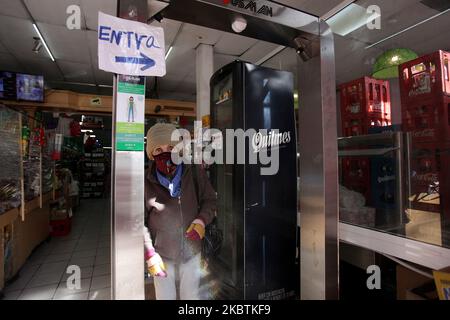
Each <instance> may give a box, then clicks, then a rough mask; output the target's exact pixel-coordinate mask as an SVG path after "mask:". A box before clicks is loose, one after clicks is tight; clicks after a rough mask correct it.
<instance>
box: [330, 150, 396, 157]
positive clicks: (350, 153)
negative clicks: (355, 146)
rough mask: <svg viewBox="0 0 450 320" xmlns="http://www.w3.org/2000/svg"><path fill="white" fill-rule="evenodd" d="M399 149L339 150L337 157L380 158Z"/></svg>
mask: <svg viewBox="0 0 450 320" xmlns="http://www.w3.org/2000/svg"><path fill="white" fill-rule="evenodd" d="M398 149H399V148H380V149H363V150H340V151H339V153H338V155H339V157H368V156H382V155H384V154H386V153H389V152H392V151H396V150H398Z"/></svg>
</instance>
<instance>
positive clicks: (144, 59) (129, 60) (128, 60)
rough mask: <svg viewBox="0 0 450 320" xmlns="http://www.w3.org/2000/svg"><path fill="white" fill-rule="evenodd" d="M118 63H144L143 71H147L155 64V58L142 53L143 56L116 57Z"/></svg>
mask: <svg viewBox="0 0 450 320" xmlns="http://www.w3.org/2000/svg"><path fill="white" fill-rule="evenodd" d="M116 62H117V63H131V64H139V65H143V66H142V68H141V71H145V70H147V69H149V68H151V67H153V66H154V65H155V60H153V59H151V58H150V57H147V56H146V55H145V54H143V53H141V57H140V58H139V57H116Z"/></svg>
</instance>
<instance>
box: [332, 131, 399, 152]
mask: <svg viewBox="0 0 450 320" xmlns="http://www.w3.org/2000/svg"><path fill="white" fill-rule="evenodd" d="M395 135H396V133H395V132H385V133H377V134H368V135H361V136H351V137H340V138H338V139H337V140H338V146H339V149H341V148H347V147H358V146H365V147H367V146H371V145H388V144H392V142H393V141H394V139H395Z"/></svg>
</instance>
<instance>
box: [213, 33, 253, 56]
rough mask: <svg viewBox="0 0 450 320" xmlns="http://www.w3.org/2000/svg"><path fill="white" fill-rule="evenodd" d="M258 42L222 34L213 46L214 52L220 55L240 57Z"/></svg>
mask: <svg viewBox="0 0 450 320" xmlns="http://www.w3.org/2000/svg"><path fill="white" fill-rule="evenodd" d="M256 42H258V40H255V39H252V38H247V37H243V36H239V35H235V34H231V33H223V35H222V37H221V38H220V40H219V41H218V42H217V44H216V45H215V46H214V51H215V52H217V53H220V54H228V55H233V56H240V55H242V54H243V53H244V52H245V51H246V50H248V49H249V48H250V47H251V46H253V45H254V44H255V43H256Z"/></svg>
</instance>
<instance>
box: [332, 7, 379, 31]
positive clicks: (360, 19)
mask: <svg viewBox="0 0 450 320" xmlns="http://www.w3.org/2000/svg"><path fill="white" fill-rule="evenodd" d="M379 17H380V14H379V13H378V12H367V9H366V8H364V7H362V6H360V5H357V4H354V3H352V4H349V5H348V6H347V7H345V8H344V9H342V10H341V11H339V12H338V13H336V14H335V15H334V16H332V17H330V18H329V19H328V20H326V21H327V23H328V24H329V26H330V28H331V30H332V31H333V32H334V33H336V34H338V35H340V36H346V35H347V34H349V33H351V32H353V31H355V30H357V29H359V28H361V27H362V26H364V25H366V24H368V23H369V22H371V21H373V20H375V19H377V18H379Z"/></svg>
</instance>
